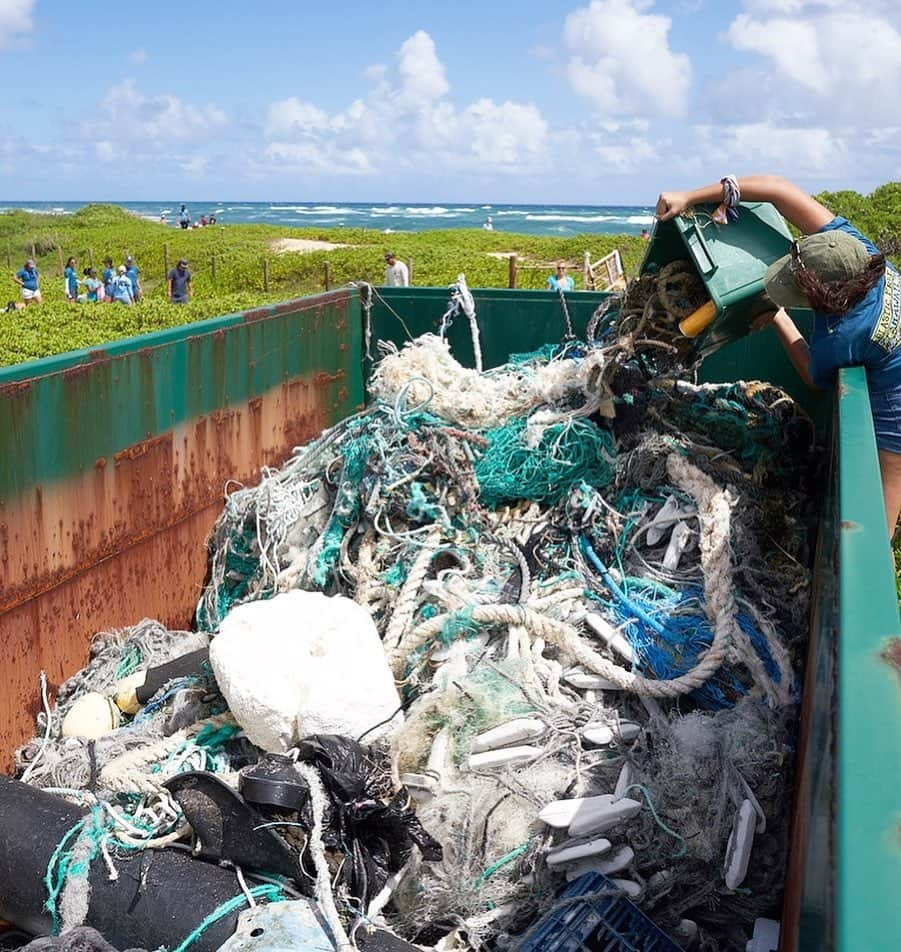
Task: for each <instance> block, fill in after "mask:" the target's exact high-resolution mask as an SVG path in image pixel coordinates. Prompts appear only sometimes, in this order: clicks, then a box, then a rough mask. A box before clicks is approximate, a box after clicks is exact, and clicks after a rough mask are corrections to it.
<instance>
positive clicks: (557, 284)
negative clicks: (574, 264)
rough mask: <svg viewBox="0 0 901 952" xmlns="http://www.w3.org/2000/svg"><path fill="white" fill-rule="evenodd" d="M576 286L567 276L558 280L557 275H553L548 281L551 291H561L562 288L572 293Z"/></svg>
mask: <svg viewBox="0 0 901 952" xmlns="http://www.w3.org/2000/svg"><path fill="white" fill-rule="evenodd" d="M575 286H576V283H575V281H573V279H572V278H571V277H570V276H569V275H568V274H567V275H565V276H564V277H562V278H558V277H557V275H556V274H552V275H551V276H550V277H549V278H548V279H547V287H548V290H549V291H559V290H560V288H561V287H562V288H563V290H564V291H572V290H574V288H575Z"/></svg>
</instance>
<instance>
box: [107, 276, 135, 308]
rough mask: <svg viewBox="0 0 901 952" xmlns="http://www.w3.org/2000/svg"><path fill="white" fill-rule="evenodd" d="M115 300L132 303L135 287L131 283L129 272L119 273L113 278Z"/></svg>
mask: <svg viewBox="0 0 901 952" xmlns="http://www.w3.org/2000/svg"><path fill="white" fill-rule="evenodd" d="M112 291H113V300H114V301H122V302H123V303H124V304H131V302H132V301H133V300H134V288H133V287H132V284H131V278H129V276H128V275H127V274H117V275H116V277H115V278H113V288H112Z"/></svg>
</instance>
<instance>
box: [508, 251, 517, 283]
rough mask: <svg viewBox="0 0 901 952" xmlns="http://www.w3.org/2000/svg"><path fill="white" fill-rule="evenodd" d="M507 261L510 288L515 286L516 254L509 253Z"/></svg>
mask: <svg viewBox="0 0 901 952" xmlns="http://www.w3.org/2000/svg"><path fill="white" fill-rule="evenodd" d="M508 262H509V266H510V271H509V278H510V280H509V286H510V287H511V288H515V287H516V270H517V268H516V255H510V257H509V259H508Z"/></svg>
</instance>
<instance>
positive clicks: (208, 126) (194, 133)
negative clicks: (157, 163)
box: [85, 79, 228, 145]
mask: <svg viewBox="0 0 901 952" xmlns="http://www.w3.org/2000/svg"><path fill="white" fill-rule="evenodd" d="M99 114H100V117H101V119H102V120H103V121H104V122H107V123H109V125H110V126H111V127H112V128H115V129H116V130H117V133H119V134H120V135H121V136H122V137H123V138H125V139H128V140H131V141H135V142H138V141H143V142H152V143H157V144H159V145H165V144H166V143H167V142H169V143H171V142H173V141H176V142H191V141H196V140H204V139H207V138H208V137H209V136H211V135H214V134H217V133H219V132H220V131H221V130H222V129H223V128H224V127H225V126H226V125H227V124H228V117H227V116H226V115H225V113H224V112H223V111H222V110H221V109H220V108H219V107H218V106H216V105H213V104H209V105H206V106H194V105H192V104H190V103H186V102H184V101H183V100H181V99H179V98H178V97H177V96H173V95H172V94H170V93H166V94H163V95H161V96H147V95H145V94H144V93H142V92H141V91H140V90H139V89H138V88H137V86H136V85H135V82H134V80H132V79H126V80H123V81H122V82H121V83H119V84H118V85H116V86H111V87H110V88H109V89H108V90H107V91H106V94H105V95H104V97H103V99H102V100H101V102H100V106H99ZM85 131H86V133H87V134H90V128H88V129H86V130H85Z"/></svg>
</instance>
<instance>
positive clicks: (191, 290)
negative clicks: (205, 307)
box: [188, 277, 194, 298]
mask: <svg viewBox="0 0 901 952" xmlns="http://www.w3.org/2000/svg"><path fill="white" fill-rule="evenodd" d="M188 297H189V298H192V297H194V279H193V278H191V277H189V278H188Z"/></svg>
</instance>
